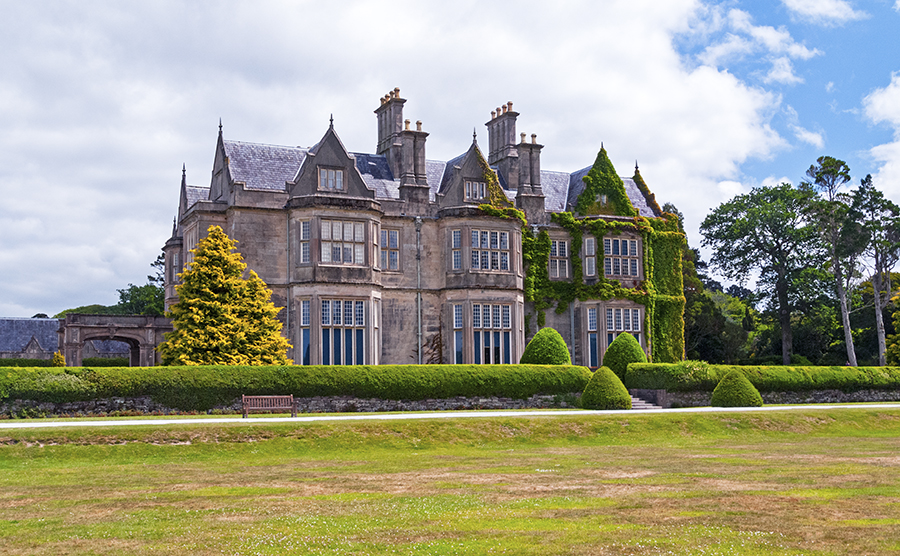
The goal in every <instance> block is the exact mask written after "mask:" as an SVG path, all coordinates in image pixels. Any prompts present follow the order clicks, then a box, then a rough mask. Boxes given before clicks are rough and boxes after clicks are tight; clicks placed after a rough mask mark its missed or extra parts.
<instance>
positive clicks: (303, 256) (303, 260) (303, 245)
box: [300, 220, 310, 264]
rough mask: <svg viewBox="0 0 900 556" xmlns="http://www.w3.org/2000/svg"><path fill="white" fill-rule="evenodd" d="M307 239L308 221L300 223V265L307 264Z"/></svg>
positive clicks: (308, 236)
mask: <svg viewBox="0 0 900 556" xmlns="http://www.w3.org/2000/svg"><path fill="white" fill-rule="evenodd" d="M309 238H310V225H309V220H303V221H301V222H300V264H307V263H309V262H310V260H309Z"/></svg>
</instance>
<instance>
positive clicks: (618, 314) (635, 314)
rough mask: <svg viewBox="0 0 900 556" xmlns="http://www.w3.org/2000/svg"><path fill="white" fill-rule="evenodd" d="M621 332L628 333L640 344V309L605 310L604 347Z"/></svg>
mask: <svg viewBox="0 0 900 556" xmlns="http://www.w3.org/2000/svg"><path fill="white" fill-rule="evenodd" d="M622 332H628V333H629V334H631V335H632V336H634V337H635V339H636V340H637V341H638V343H639V344H641V310H640V309H618V308H616V309H611V308H607V309H606V347H609V344H611V343H612V341H613V340H614V339H615V338H616V336H618V335H619V334H621V333H622ZM641 345H643V344H641Z"/></svg>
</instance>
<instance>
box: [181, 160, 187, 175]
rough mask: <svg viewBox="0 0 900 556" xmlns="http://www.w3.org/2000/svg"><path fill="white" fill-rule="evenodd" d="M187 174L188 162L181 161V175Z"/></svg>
mask: <svg viewBox="0 0 900 556" xmlns="http://www.w3.org/2000/svg"><path fill="white" fill-rule="evenodd" d="M186 175H187V164H185V163H184V162H182V163H181V177H185V176H186Z"/></svg>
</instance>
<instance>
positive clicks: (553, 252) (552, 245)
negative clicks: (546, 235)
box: [550, 241, 557, 257]
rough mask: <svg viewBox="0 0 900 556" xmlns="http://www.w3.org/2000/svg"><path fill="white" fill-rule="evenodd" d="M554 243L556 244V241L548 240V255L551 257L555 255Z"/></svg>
mask: <svg viewBox="0 0 900 556" xmlns="http://www.w3.org/2000/svg"><path fill="white" fill-rule="evenodd" d="M556 244H557V242H556V241H551V242H550V256H551V257H555V256H556Z"/></svg>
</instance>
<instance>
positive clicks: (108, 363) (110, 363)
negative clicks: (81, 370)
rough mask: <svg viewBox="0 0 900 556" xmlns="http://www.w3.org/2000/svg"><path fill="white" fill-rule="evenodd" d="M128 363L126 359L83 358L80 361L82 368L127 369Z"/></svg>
mask: <svg viewBox="0 0 900 556" xmlns="http://www.w3.org/2000/svg"><path fill="white" fill-rule="evenodd" d="M129 363H130V361H129V360H128V358H127V357H85V358H83V359H82V360H81V366H82V367H127V366H128V364H129Z"/></svg>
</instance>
